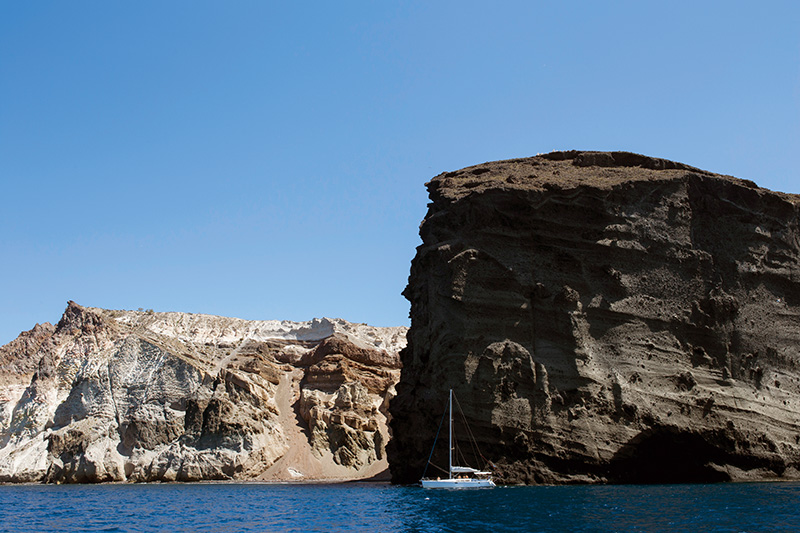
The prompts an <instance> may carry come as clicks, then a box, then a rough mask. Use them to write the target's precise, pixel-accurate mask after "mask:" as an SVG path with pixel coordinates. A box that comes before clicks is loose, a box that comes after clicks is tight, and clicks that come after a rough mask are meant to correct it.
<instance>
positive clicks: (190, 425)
mask: <svg viewBox="0 0 800 533" xmlns="http://www.w3.org/2000/svg"><path fill="white" fill-rule="evenodd" d="M405 333H406V328H403V327H398V328H375V327H371V326H368V325H365V324H351V323H349V322H346V321H344V320H340V319H327V318H323V319H314V320H312V321H309V322H285V321H284V322H279V321H247V320H239V319H235V318H224V317H215V316H208V315H196V314H189V313H154V312H152V311H109V310H105V309H97V308H87V307H82V306H80V305H78V304H76V303H74V302H70V303H69V304H68V307H67V309H66V311H65V312H64V315H63V317H62V318H61V321H60V322H59V323H58V324H57V325H56V326H52V325H50V324H43V325H37V326H36V327H35V328H34V329H32V330H31V331H29V332H25V333H23V334H21V335H20V336H19V337H18V338H17V339H16V340H14V341H12V342H11V343H9V344H7V345H5V346H3V347H0V482H3V481H6V482H35V481H39V482H51V483H94V482H105V481H201V480H212V479H217V480H231V479H237V480H278V481H291V480H295V481H300V480H343V479H361V478H367V477H372V476H376V475H381V473H382V472H384V471H385V470H386V468H387V461H386V454H385V452H384V448H385V445H386V442H387V441H388V439H389V432H388V429H387V416H388V402H389V400H390V399H391V397H392V396H393V395H394V384H395V383H396V382H397V379H398V377H399V372H400V361H399V357H398V355H397V353H398V351H399V350H400V348H402V347H403V346H404V345H405Z"/></svg>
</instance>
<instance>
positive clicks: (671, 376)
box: [389, 151, 800, 483]
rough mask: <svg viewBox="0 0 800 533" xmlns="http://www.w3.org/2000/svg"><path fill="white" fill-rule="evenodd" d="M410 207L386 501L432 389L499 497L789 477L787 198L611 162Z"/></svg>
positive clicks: (585, 161) (580, 155)
mask: <svg viewBox="0 0 800 533" xmlns="http://www.w3.org/2000/svg"><path fill="white" fill-rule="evenodd" d="M427 187H428V191H429V193H430V198H431V201H432V203H431V204H429V209H428V213H427V215H426V217H425V220H424V221H423V223H422V225H421V227H420V235H421V237H422V241H423V242H422V245H421V246H419V248H418V249H417V254H416V257H415V258H414V260H413V263H412V267H411V275H410V278H409V283H408V286H407V287H406V289H405V291H404V295H405V296H406V298H408V300H409V301H410V302H411V329H410V332H409V336H408V338H409V344H408V347H407V348H406V349H405V350H403V352H402V353H401V359H402V363H403V370H402V374H401V380H400V383H399V384H398V386H397V392H398V394H397V396H396V397H395V399H394V400H393V401H392V404H391V413H392V416H393V420H392V429H393V440H392V442H391V444H390V446H389V459H390V464H391V470H392V476H393V480H394V481H396V482H401V483H408V482H415V481H417V480H418V479H419V477H420V475H421V473H422V470H423V468H424V466H425V461H426V459H427V457H428V453H429V450H430V446H431V443H432V441H433V438H434V435H435V432H436V428H437V426H438V421H439V417H440V416H441V412H442V408H443V406H444V402H445V399H446V396H447V390H448V389H449V388H453V389H454V390H455V392H456V395H457V397H458V398H459V399H460V401H461V404H462V406H463V408H464V411H465V413H466V417H467V418H468V420H469V422H470V425H471V427H472V429H473V432H474V433H475V436H476V437H477V440H478V444H479V447H480V450H481V451H482V453H483V455H484V456H485V457H486V458H487V459H489V460H491V461H492V462H493V463H494V464H495V465H496V470H495V471H496V474H497V476H498V478H499V479H500V480H501V481H504V482H507V483H517V482H521V483H538V482H548V483H573V482H609V481H611V482H667V481H717V480H725V479H764V478H771V477H784V478H793V477H797V476H798V463H799V462H800V445H799V444H798V440H799V439H798V437H797V435H798V434H799V433H800V415H798V413H800V367H799V366H798V365H799V364H800V355H798V346H800V328H798V324H800V286H799V285H798V283H800V229H799V228H800V218H799V217H798V202H799V201H800V198H798V197H797V196H795V195H789V194H783V193H776V192H771V191H768V190H765V189H762V188H759V187H758V186H757V185H755V184H754V183H753V182H750V181H746V180H740V179H737V178H733V177H730V176H721V175H717V174H713V173H711V172H707V171H703V170H700V169H697V168H693V167H690V166H688V165H684V164H681V163H675V162H672V161H667V160H664V159H658V158H651V157H647V156H642V155H638V154H631V153H627V152H580V151H571V152H554V153H552V154H546V155H543V156H537V157H532V158H528V159H515V160H509V161H498V162H492V163H485V164H482V165H478V166H475V167H469V168H465V169H462V170H458V171H455V172H447V173H444V174H441V175H439V176H437V177H435V178H434V179H433V180H431V182H430V183H428V184H427Z"/></svg>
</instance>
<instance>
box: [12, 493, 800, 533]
mask: <svg viewBox="0 0 800 533" xmlns="http://www.w3.org/2000/svg"><path fill="white" fill-rule="evenodd" d="M799 504H800V484H798V483H742V484H719V485H647V486H633V485H615V486H567V487H498V488H495V489H474V490H461V491H453V490H433V489H428V490H425V489H421V488H418V487H396V486H391V485H385V484H375V483H345V484H337V485H324V484H320V485H316V484H312V485H296V484H290V485H286V484H283V485H281V484H254V483H220V484H212V483H207V484H206V483H200V484H153V485H150V484H120V485H69V486H64V485H60V486H52V485H22V486H20V485H3V486H0V531H4V532H5V531H37V532H40V531H48V532H51V531H52V532H57V531H124V532H149V531H175V532H189V531H213V532H233V531H243V532H249V531H387V532H394V531H442V532H445V531H487V530H495V531H719V532H723V531H724V532H741V531H754V532H755V531H793V530H794V531H797V530H800V505H799Z"/></svg>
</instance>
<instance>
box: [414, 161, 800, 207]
mask: <svg viewBox="0 0 800 533" xmlns="http://www.w3.org/2000/svg"><path fill="white" fill-rule="evenodd" d="M690 174H693V175H699V176H704V177H708V178H713V179H719V180H724V181H728V182H731V183H734V184H736V185H739V186H742V187H747V188H749V189H754V190H762V191H765V192H766V191H767V189H762V188H761V187H759V186H758V185H756V184H755V183H754V182H752V181H750V180H745V179H739V178H735V177H733V176H726V175H722V174H715V173H713V172H708V171H706V170H701V169H699V168H695V167H692V166H689V165H686V164H683V163H677V162H674V161H669V160H667V159H659V158H655V157H648V156H645V155H640V154H634V153H631V152H593V151H579V150H570V151H564V152H551V153H549V154H540V155H537V156H534V157H527V158H522V159H507V160H504V161H492V162H487V163H482V164H480V165H474V166H471V167H466V168H463V169H461V170H456V171H453V172H443V173H442V174H439V175H438V176H436V177H435V178H433V179H432V180H431V181H430V182H429V183H428V184H427V186H428V190H429V191H430V192H431V193H432V194H437V195H438V194H442V195H444V196H447V197H450V198H453V199H459V198H461V197H464V196H467V195H469V194H470V193H471V192H473V191H476V192H482V191H484V190H487V189H498V188H499V189H517V190H558V189H561V190H568V189H576V188H579V187H592V188H596V189H611V188H613V187H616V186H618V185H621V184H623V183H628V182H634V181H663V180H671V179H681V178H683V177H685V176H687V175H690ZM769 192H772V193H773V194H777V195H779V196H780V197H781V198H783V199H784V200H786V201H788V202H791V203H793V204H798V203H800V195H796V194H788V193H781V192H773V191H769Z"/></svg>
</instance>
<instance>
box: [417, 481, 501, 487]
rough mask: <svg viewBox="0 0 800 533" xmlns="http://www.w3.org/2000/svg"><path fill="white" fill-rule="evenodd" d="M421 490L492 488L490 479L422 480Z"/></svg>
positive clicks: (492, 482)
mask: <svg viewBox="0 0 800 533" xmlns="http://www.w3.org/2000/svg"><path fill="white" fill-rule="evenodd" d="M420 483H422V488H423V489H480V488H487V487H494V486H495V484H494V481H492V480H491V479H472V478H468V479H423V480H422V481H421V482H420Z"/></svg>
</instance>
